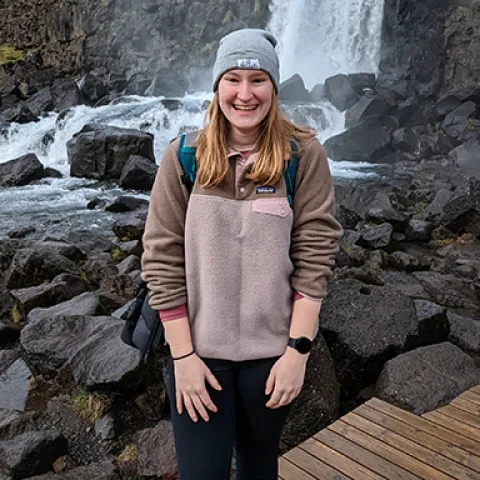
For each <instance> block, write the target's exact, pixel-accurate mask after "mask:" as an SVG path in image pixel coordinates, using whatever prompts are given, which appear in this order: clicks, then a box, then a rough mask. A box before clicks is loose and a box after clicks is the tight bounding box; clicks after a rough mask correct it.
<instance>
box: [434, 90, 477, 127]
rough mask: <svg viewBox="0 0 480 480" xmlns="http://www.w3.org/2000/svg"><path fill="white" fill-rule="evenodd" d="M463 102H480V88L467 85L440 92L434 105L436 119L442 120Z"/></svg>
mask: <svg viewBox="0 0 480 480" xmlns="http://www.w3.org/2000/svg"><path fill="white" fill-rule="evenodd" d="M465 102H474V103H480V89H479V88H478V87H475V86H468V87H465V88H461V89H458V90H450V91H448V92H445V93H444V94H442V95H441V96H440V97H439V98H438V100H437V103H436V105H435V114H436V119H437V120H443V119H444V118H445V117H446V116H447V115H448V114H449V113H450V112H453V111H454V110H455V109H456V108H458V107H459V106H460V105H462V104H463V103H465Z"/></svg>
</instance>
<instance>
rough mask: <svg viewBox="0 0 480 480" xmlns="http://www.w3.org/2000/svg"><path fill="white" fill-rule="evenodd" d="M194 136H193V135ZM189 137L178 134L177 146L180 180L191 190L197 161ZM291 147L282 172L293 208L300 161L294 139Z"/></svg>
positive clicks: (289, 201)
mask: <svg viewBox="0 0 480 480" xmlns="http://www.w3.org/2000/svg"><path fill="white" fill-rule="evenodd" d="M193 138H194V137H193ZM189 140H191V138H189V139H187V134H185V133H183V134H182V135H181V136H180V145H179V147H178V161H179V162H180V165H181V167H182V170H183V175H182V182H183V184H184V185H185V187H186V188H187V190H188V193H191V192H192V189H193V186H194V185H195V179H196V177H197V162H196V159H195V153H196V151H197V149H196V147H195V146H193V142H190V141H189ZM290 145H291V149H292V156H291V157H290V158H289V160H288V161H287V165H286V168H285V172H284V174H283V175H284V178H285V184H286V186H287V199H288V203H289V204H290V207H292V208H293V198H294V196H295V180H296V178H297V170H298V165H299V163H300V156H299V155H298V152H299V147H298V144H297V142H296V141H295V140H292V141H291V142H290Z"/></svg>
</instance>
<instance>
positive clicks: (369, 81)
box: [347, 73, 375, 95]
mask: <svg viewBox="0 0 480 480" xmlns="http://www.w3.org/2000/svg"><path fill="white" fill-rule="evenodd" d="M347 76H348V81H349V82H350V85H351V86H352V88H353V89H354V90H355V92H357V93H358V95H363V93H364V90H365V89H366V88H368V89H371V90H373V89H374V88H375V74H374V73H351V74H349V75H347Z"/></svg>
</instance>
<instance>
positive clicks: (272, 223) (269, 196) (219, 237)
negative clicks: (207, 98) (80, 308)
mask: <svg viewBox="0 0 480 480" xmlns="http://www.w3.org/2000/svg"><path fill="white" fill-rule="evenodd" d="M178 146H179V140H176V141H174V142H173V143H172V144H170V145H169V146H168V147H167V149H166V151H165V154H164V156H163V158H162V160H161V162H160V166H159V169H158V172H157V176H156V179H155V183H154V186H153V189H152V193H151V198H150V208H149V213H148V216H147V222H146V226H145V234H144V237H143V243H144V253H143V256H142V272H143V273H142V275H143V278H144V280H145V281H146V282H147V284H148V287H149V290H150V305H151V306H152V308H154V309H156V310H159V311H163V310H171V309H175V308H176V307H181V306H182V305H185V304H186V305H187V309H188V317H189V321H190V327H191V332H192V341H193V344H194V347H195V349H196V351H197V353H198V355H200V356H201V357H206V358H217V359H225V360H233V361H243V360H254V359H259V358H268V357H273V356H278V355H282V354H283V353H284V351H285V348H286V345H287V342H288V338H289V327H290V316H291V310H292V303H293V292H299V293H300V294H302V295H303V296H306V297H308V298H311V299H314V300H321V299H322V298H323V297H324V296H325V287H326V282H327V280H328V278H329V277H330V276H331V273H332V271H331V268H332V266H333V264H334V258H335V254H336V252H337V249H338V246H337V240H338V238H339V237H340V235H341V227H340V225H339V224H338V222H336V221H335V219H334V217H333V211H334V187H333V182H332V179H331V175H330V170H329V167H328V162H327V158H326V155H325V151H324V149H323V147H322V146H321V145H320V143H319V142H318V140H316V139H314V140H312V141H311V142H309V144H308V145H307V146H306V147H305V151H304V153H303V155H302V157H301V159H300V164H299V167H298V171H297V178H296V185H295V198H294V202H293V209H292V208H290V205H289V203H288V200H287V192H286V185H285V181H284V178H283V176H282V177H281V178H280V180H279V181H278V183H277V184H276V185H274V186H273V188H264V186H262V185H257V184H255V183H254V182H252V181H250V180H248V179H247V178H246V175H247V171H248V167H249V165H250V164H252V163H253V162H255V160H256V158H257V156H258V154H256V153H253V154H252V155H250V156H249V157H248V159H247V158H246V157H245V156H244V155H242V154H241V153H240V152H235V151H231V152H230V153H229V155H228V162H229V166H230V168H229V171H228V174H227V177H226V178H225V180H224V181H222V182H221V183H220V185H218V186H217V187H215V188H204V187H202V186H201V185H200V184H199V183H198V182H197V183H196V184H195V185H194V188H193V190H192V193H191V194H190V195H189V193H188V191H187V189H186V187H185V186H184V185H183V183H182V181H181V175H182V170H181V166H180V163H179V162H178V158H177V152H178Z"/></svg>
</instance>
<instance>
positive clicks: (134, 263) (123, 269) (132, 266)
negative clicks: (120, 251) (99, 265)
mask: <svg viewBox="0 0 480 480" xmlns="http://www.w3.org/2000/svg"><path fill="white" fill-rule="evenodd" d="M117 268H118V273H120V274H121V275H125V274H128V273H130V272H134V271H136V270H140V269H141V265H140V258H139V257H137V256H136V255H130V256H128V257H127V258H125V260H123V261H121V262H120V263H119V264H118V265H117Z"/></svg>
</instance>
